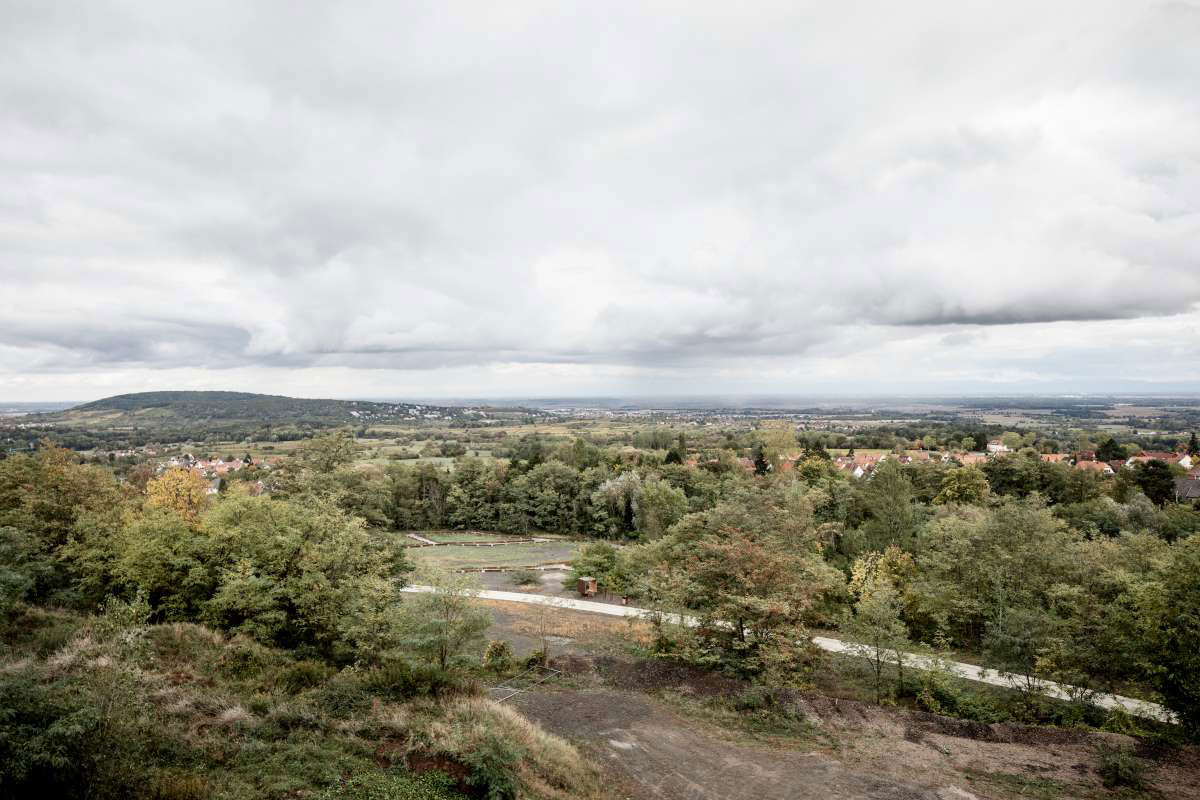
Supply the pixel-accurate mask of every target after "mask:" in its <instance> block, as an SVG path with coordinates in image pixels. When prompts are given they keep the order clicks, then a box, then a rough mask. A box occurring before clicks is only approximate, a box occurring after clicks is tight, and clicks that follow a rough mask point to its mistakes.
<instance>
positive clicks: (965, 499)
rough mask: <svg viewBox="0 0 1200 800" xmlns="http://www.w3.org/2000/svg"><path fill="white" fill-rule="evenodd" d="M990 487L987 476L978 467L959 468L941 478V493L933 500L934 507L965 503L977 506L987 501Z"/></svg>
mask: <svg viewBox="0 0 1200 800" xmlns="http://www.w3.org/2000/svg"><path fill="white" fill-rule="evenodd" d="M989 491H990V487H989V486H988V480H987V476H986V475H984V474H983V471H982V470H981V469H979V468H978V467H974V466H971V467H959V468H957V469H952V470H949V471H948V472H947V473H946V474H945V476H944V477H943V478H942V486H941V491H939V492H938V494H937V496H936V497H934V498H933V502H934V504H936V505H945V504H947V503H967V504H970V505H979V504H981V503H983V501H984V500H986V499H987V496H988V493H989Z"/></svg>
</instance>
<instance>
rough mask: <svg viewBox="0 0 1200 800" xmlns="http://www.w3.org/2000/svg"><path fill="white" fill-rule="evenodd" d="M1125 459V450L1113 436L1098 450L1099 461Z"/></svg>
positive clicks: (1097, 458)
mask: <svg viewBox="0 0 1200 800" xmlns="http://www.w3.org/2000/svg"><path fill="white" fill-rule="evenodd" d="M1123 458H1125V449H1124V448H1122V447H1121V445H1119V444H1117V442H1116V440H1115V439H1113V438H1112V437H1111V436H1110V437H1109V438H1108V439H1106V440H1105V441H1104V443H1103V444H1101V445H1100V447H1099V448H1098V449H1097V450H1096V460H1097V461H1116V460H1117V459H1123Z"/></svg>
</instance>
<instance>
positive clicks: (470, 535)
mask: <svg viewBox="0 0 1200 800" xmlns="http://www.w3.org/2000/svg"><path fill="white" fill-rule="evenodd" d="M405 533H416V534H417V535H418V536H420V537H421V538H423V539H428V540H430V541H431V542H450V543H453V542H499V541H506V540H510V539H554V540H562V541H568V540H569V539H570V537H567V536H563V535H562V534H558V533H530V534H519V533H489V532H484V531H433V532H429V531H405Z"/></svg>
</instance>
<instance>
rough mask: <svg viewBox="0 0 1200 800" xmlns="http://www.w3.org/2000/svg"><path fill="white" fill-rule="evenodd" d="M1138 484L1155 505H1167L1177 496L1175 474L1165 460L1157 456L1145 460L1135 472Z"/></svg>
mask: <svg viewBox="0 0 1200 800" xmlns="http://www.w3.org/2000/svg"><path fill="white" fill-rule="evenodd" d="M1135 477H1136V479H1137V485H1138V487H1139V488H1140V489H1141V490H1142V493H1143V494H1145V495H1146V497H1148V498H1150V500H1151V501H1152V502H1153V503H1154V504H1155V505H1159V506H1161V505H1165V504H1166V503H1168V502H1169V501H1171V500H1173V499H1174V498H1175V476H1174V475H1172V474H1171V467H1170V466H1169V465H1168V464H1167V462H1165V461H1161V460H1159V459H1157V458H1154V459H1151V460H1149V461H1143V462H1141V463H1140V464H1138V465H1137V470H1136V472H1135Z"/></svg>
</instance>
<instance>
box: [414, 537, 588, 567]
mask: <svg viewBox="0 0 1200 800" xmlns="http://www.w3.org/2000/svg"><path fill="white" fill-rule="evenodd" d="M578 551H579V544H578V543H577V542H570V541H554V542H530V543H527V544H526V543H522V544H500V545H496V546H495V547H469V546H465V545H462V546H456V545H449V546H448V547H416V548H413V549H411V550H409V551H408V552H409V554H410V556H411V557H412V559H413V560H414V561H417V562H419V563H423V564H431V565H434V566H438V567H441V568H443V569H485V568H487V567H523V566H532V565H535V564H558V563H562V562H564V561H569V560H571V559H572V558H574V557H575V554H576V553H577V552H578Z"/></svg>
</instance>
